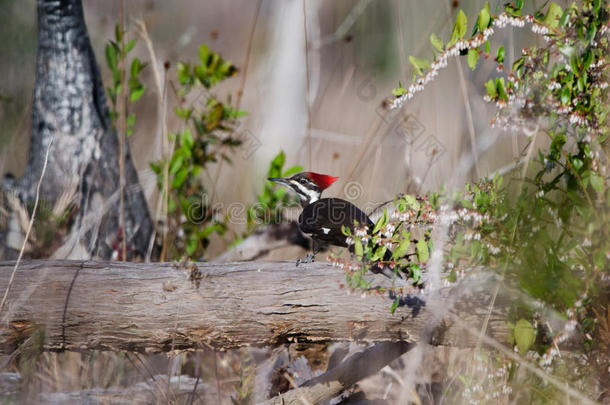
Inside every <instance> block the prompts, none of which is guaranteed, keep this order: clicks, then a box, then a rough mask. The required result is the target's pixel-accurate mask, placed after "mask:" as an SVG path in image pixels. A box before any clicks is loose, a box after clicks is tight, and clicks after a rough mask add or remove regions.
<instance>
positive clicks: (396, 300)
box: [390, 297, 400, 315]
mask: <svg viewBox="0 0 610 405" xmlns="http://www.w3.org/2000/svg"><path fill="white" fill-rule="evenodd" d="M398 304H400V298H398V297H396V298H394V302H392V307H391V308H390V312H391V313H392V315H394V311H396V308H398Z"/></svg>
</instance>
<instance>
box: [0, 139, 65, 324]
mask: <svg viewBox="0 0 610 405" xmlns="http://www.w3.org/2000/svg"><path fill="white" fill-rule="evenodd" d="M54 141H55V135H53V137H52V138H51V142H49V146H47V152H46V154H45V157H44V164H43V165H42V172H41V173H40V179H39V180H38V185H37V186H36V199H35V200H34V209H33V210H32V217H31V218H30V223H29V224H28V230H27V232H26V233H25V238H24V239H23V244H22V245H21V250H20V251H19V256H18V257H17V261H16V262H15V266H14V267H13V272H12V273H11V278H10V279H9V281H8V285H7V286H6V291H4V297H2V302H0V313H1V312H2V309H3V308H4V303H5V302H6V298H7V297H8V292H9V290H10V289H11V285H13V280H14V279H15V274H16V273H17V268H18V267H19V263H20V262H21V258H22V257H23V252H24V251H25V245H26V244H27V243H28V239H29V237H30V232H31V231H32V226H33V225H34V219H35V218H36V210H37V209H38V200H39V199H40V187H41V186H42V179H43V178H44V174H45V172H46V171H47V164H48V163H49V152H50V151H51V146H52V145H53V142H54Z"/></svg>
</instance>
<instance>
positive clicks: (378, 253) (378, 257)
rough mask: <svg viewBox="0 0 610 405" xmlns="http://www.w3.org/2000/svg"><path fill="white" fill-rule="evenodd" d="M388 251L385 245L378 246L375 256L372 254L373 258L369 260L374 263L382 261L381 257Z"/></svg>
mask: <svg viewBox="0 0 610 405" xmlns="http://www.w3.org/2000/svg"><path fill="white" fill-rule="evenodd" d="M387 250H388V247H387V246H386V245H381V246H378V247H377V248H376V249H375V254H373V256H372V257H371V260H372V261H374V262H376V261H378V260H381V259H383V257H384V256H385V252H386V251H387Z"/></svg>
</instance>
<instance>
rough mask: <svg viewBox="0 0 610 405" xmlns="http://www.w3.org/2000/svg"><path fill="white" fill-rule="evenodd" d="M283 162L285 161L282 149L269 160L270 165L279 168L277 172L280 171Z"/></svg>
mask: <svg viewBox="0 0 610 405" xmlns="http://www.w3.org/2000/svg"><path fill="white" fill-rule="evenodd" d="M285 162H286V154H285V153H284V151H283V150H282V151H280V153H278V154H277V155H276V156H275V158H273V160H272V161H271V167H273V168H276V169H279V172H280V173H281V170H282V167H284V163H285Z"/></svg>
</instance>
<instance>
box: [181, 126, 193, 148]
mask: <svg viewBox="0 0 610 405" xmlns="http://www.w3.org/2000/svg"><path fill="white" fill-rule="evenodd" d="M180 143H181V144H182V145H183V146H184V147H186V148H187V149H193V145H194V144H195V140H194V139H193V134H192V133H191V130H190V129H188V128H186V129H185V130H184V132H182V134H181V135H180Z"/></svg>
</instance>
